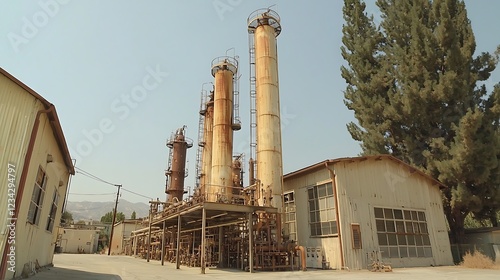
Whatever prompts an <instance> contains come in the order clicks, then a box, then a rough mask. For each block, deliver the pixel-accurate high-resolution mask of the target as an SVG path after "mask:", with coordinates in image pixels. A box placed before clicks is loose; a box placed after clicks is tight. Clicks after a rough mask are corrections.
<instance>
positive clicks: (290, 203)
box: [283, 191, 298, 241]
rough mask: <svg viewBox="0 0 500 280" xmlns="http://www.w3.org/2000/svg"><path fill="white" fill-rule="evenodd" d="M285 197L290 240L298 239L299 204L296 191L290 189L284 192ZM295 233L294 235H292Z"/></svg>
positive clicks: (286, 221)
mask: <svg viewBox="0 0 500 280" xmlns="http://www.w3.org/2000/svg"><path fill="white" fill-rule="evenodd" d="M283 196H284V198H287V197H288V200H287V199H284V208H285V221H284V224H285V226H287V227H288V234H289V236H290V240H295V241H297V240H298V239H297V206H296V203H295V192H294V191H290V192H286V193H284V194H283ZM290 197H291V199H290ZM292 235H293V237H292Z"/></svg>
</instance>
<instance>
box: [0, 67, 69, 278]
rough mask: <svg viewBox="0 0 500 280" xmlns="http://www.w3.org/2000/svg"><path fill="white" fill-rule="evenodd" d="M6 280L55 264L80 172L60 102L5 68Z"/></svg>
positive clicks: (0, 74) (1, 109) (0, 117)
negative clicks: (73, 181)
mask: <svg viewBox="0 0 500 280" xmlns="http://www.w3.org/2000/svg"><path fill="white" fill-rule="evenodd" d="M0 123H1V124H2V125H1V126H0V150H1V154H0V166H1V168H0V169H1V170H2V172H1V173H0V180H1V182H8V183H7V185H6V187H2V188H0V197H1V199H3V201H2V203H1V204H2V205H6V206H7V207H2V208H0V219H2V221H8V223H2V225H1V226H0V227H1V229H2V230H1V231H0V246H1V248H2V262H1V270H0V278H1V279H11V278H14V277H17V276H20V275H21V274H22V273H23V272H24V273H23V274H29V273H31V272H32V271H33V270H35V269H36V268H39V267H41V266H45V265H49V264H51V263H52V259H53V255H54V248H55V244H56V239H57V231H58V230H57V229H58V227H59V223H60V219H61V214H62V210H63V207H64V201H65V198H66V196H67V189H68V182H69V177H70V175H71V174H74V173H75V170H74V166H73V162H72V160H71V156H70V153H69V150H68V146H67V144H66V140H65V138H64V134H63V131H62V128H61V124H60V122H59V118H58V116H57V112H56V109H55V106H54V105H53V104H51V103H50V102H48V101H47V100H46V99H45V98H43V97H42V96H41V95H39V94H38V93H36V92H35V91H34V90H33V89H31V88H29V87H28V86H27V85H25V84H24V83H22V82H21V81H19V80H18V79H16V78H15V77H14V76H12V75H11V74H9V73H8V72H7V71H5V70H4V69H2V68H0Z"/></svg>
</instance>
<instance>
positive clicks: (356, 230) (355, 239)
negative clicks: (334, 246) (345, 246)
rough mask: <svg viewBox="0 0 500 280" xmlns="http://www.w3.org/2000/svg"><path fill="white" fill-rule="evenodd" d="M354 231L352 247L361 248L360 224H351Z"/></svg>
mask: <svg viewBox="0 0 500 280" xmlns="http://www.w3.org/2000/svg"><path fill="white" fill-rule="evenodd" d="M351 231H352V248H353V249H361V247H362V246H361V229H360V227H359V224H351Z"/></svg>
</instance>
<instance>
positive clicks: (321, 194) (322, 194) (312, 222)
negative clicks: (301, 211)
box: [307, 183, 337, 236]
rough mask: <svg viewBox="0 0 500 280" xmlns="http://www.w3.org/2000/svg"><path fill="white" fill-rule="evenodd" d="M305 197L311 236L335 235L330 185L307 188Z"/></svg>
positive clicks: (333, 203) (335, 226) (333, 208)
mask: <svg viewBox="0 0 500 280" xmlns="http://www.w3.org/2000/svg"><path fill="white" fill-rule="evenodd" d="M307 195H308V197H309V201H308V202H309V226H310V229H311V236H326V235H332V234H337V222H336V217H335V201H334V198H333V188H332V183H326V184H322V185H317V186H312V187H309V188H308V189H307Z"/></svg>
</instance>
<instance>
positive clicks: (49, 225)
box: [45, 190, 59, 232]
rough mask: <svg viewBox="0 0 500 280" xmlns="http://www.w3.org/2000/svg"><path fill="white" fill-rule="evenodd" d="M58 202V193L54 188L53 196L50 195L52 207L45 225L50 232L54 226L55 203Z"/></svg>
mask: <svg viewBox="0 0 500 280" xmlns="http://www.w3.org/2000/svg"><path fill="white" fill-rule="evenodd" d="M58 202H59V193H58V192H57V190H54V196H53V197H52V207H51V208H50V214H49V218H48V219H47V227H46V228H45V229H46V230H48V231H50V232H52V229H53V228H54V221H55V219H56V214H57V203H58Z"/></svg>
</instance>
